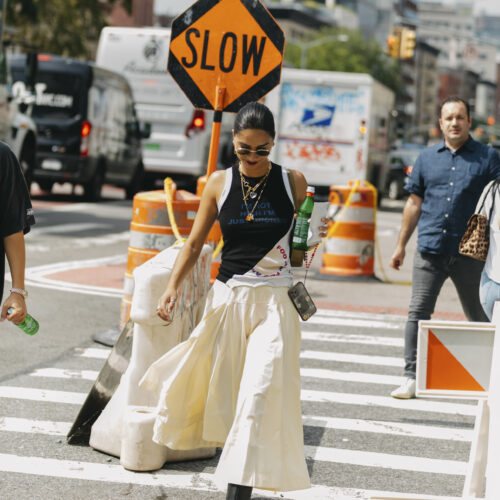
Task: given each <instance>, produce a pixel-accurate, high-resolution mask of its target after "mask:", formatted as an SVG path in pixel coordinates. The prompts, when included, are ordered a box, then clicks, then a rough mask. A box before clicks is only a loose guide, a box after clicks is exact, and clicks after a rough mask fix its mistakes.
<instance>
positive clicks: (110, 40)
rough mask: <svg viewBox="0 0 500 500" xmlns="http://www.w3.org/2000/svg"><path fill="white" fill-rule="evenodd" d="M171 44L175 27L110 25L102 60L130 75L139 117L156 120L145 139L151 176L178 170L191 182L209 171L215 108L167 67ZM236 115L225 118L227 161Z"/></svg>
mask: <svg viewBox="0 0 500 500" xmlns="http://www.w3.org/2000/svg"><path fill="white" fill-rule="evenodd" d="M169 44H170V28H156V27H154V28H124V27H106V28H104V29H103V30H102V32H101V35H100V38H99V44H98V47H97V55H96V64H98V65H99V66H101V67H104V68H107V69H110V70H113V71H117V72H119V73H121V74H123V75H124V76H125V77H126V78H127V79H128V80H129V83H130V85H131V87H132V90H133V93H134V100H135V102H136V110H137V114H138V117H139V120H140V121H141V122H144V123H149V124H151V135H150V137H149V139H148V140H144V141H143V142H142V145H143V164H144V170H145V173H146V175H147V177H148V179H149V180H151V181H158V180H159V179H163V178H164V177H166V176H172V177H173V178H174V180H182V179H185V180H187V181H188V182H190V181H194V180H195V179H196V178H197V177H199V176H201V175H204V174H205V173H206V169H207V159H208V152H209V146H210V135H211V128H212V119H213V113H212V112H206V111H203V110H198V109H194V108H193V106H192V104H191V103H190V101H189V100H188V99H187V97H186V96H185V95H184V93H183V92H182V91H181V89H180V88H179V86H178V85H177V83H176V82H175V81H174V79H173V78H172V77H171V76H170V74H169V73H167V57H168V51H169ZM230 116H231V118H229V116H228V117H226V118H225V119H224V120H223V126H222V131H221V138H220V147H219V159H220V161H221V162H223V163H224V162H226V161H227V159H228V158H229V157H230V154H231V152H232V150H231V126H230V123H231V122H232V119H234V116H232V115H230ZM228 120H229V121H228ZM190 183H191V184H192V182H190Z"/></svg>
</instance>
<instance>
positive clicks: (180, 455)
mask: <svg viewBox="0 0 500 500" xmlns="http://www.w3.org/2000/svg"><path fill="white" fill-rule="evenodd" d="M155 234H156V233H155ZM181 246H182V244H177V245H175V246H173V247H170V248H168V249H166V250H164V251H162V252H160V253H158V254H157V255H156V256H155V257H153V258H152V259H150V260H148V261H147V262H145V263H144V264H142V265H140V266H138V267H137V268H136V269H135V270H134V271H133V278H134V280H135V289H134V294H133V298H132V307H131V312H130V318H131V320H132V321H133V322H134V331H133V341H132V342H133V343H132V353H131V357H130V362H129V365H128V367H127V369H126V371H125V373H124V374H123V376H122V378H121V381H120V384H119V386H118V388H117V389H116V391H115V393H114V394H113V396H112V398H111V400H110V401H109V402H108V404H107V405H106V407H105V408H104V410H103V411H102V413H101V414H100V416H99V418H98V419H97V420H96V422H95V423H94V425H93V426H92V430H91V435H90V446H92V447H93V448H95V449H97V450H99V451H102V452H104V453H107V454H110V455H114V456H117V457H120V461H121V463H122V465H123V466H124V467H125V468H127V469H130V470H135V471H147V470H156V469H160V468H161V467H162V466H163V464H164V463H165V462H169V461H179V460H190V459H194V458H202V457H212V456H214V455H215V448H201V449H197V450H187V451H178V450H171V449H170V448H167V447H166V446H161V445H158V444H156V443H155V442H154V441H153V440H152V436H153V426H154V422H155V418H156V407H157V405H158V402H159V399H160V392H152V391H148V390H145V389H143V388H141V387H139V381H140V380H141V378H142V377H143V375H144V374H145V372H146V370H147V369H148V368H149V367H150V366H151V364H152V363H154V362H155V361H156V360H157V359H158V358H160V357H161V356H163V354H165V353H166V352H167V351H169V350H170V349H172V348H173V347H175V346H176V345H177V344H179V343H180V342H181V341H183V340H186V339H187V338H188V336H189V335H190V333H191V332H192V330H193V329H194V327H195V326H196V325H197V324H198V322H199V321H200V319H201V317H202V314H203V309H204V306H205V299H206V296H207V293H208V291H209V287H210V267H211V254H212V249H211V247H210V246H208V245H205V246H204V248H203V250H202V253H201V255H200V257H199V259H198V261H197V263H196V265H195V267H194V268H193V269H192V270H191V272H190V273H189V275H188V276H187V277H186V279H185V280H184V282H183V284H182V286H181V290H180V292H179V297H178V299H177V303H176V307H175V311H174V319H173V321H172V323H170V324H168V325H166V324H165V321H164V320H162V319H161V318H160V317H158V315H157V314H156V305H157V304H158V300H159V298H160V296H161V294H162V293H163V291H164V290H165V287H166V284H167V281H168V278H169V276H170V273H171V271H172V267H173V264H174V262H175V259H176V257H177V254H178V252H179V250H180V248H181Z"/></svg>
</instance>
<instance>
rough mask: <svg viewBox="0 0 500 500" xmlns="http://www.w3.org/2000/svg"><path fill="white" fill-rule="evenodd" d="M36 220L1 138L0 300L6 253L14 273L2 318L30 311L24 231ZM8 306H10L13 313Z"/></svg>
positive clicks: (17, 167) (20, 318) (16, 164)
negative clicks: (25, 283)
mask: <svg viewBox="0 0 500 500" xmlns="http://www.w3.org/2000/svg"><path fill="white" fill-rule="evenodd" d="M34 223H35V218H34V215H33V208H32V206H31V201H30V195H29V191H28V187H27V185H26V181H25V180H24V176H23V173H22V170H21V166H20V165H19V162H18V160H17V158H16V156H15V154H14V153H13V152H12V150H11V149H10V148H9V146H8V145H7V144H5V143H3V142H0V303H2V302H1V301H2V300H3V288H4V276H5V256H7V260H8V262H9V268H10V275H11V277H12V287H11V289H10V294H9V296H8V297H7V298H6V300H5V302H3V304H2V309H1V315H0V321H5V320H6V319H7V320H8V321H12V322H13V323H15V324H19V323H22V322H23V321H24V319H25V317H26V314H27V312H28V311H27V307H26V297H27V296H28V293H27V292H26V290H25V288H24V270H25V265H26V250H25V245H24V235H25V234H26V233H28V232H29V230H30V227H31V226H32V225H33V224H34ZM8 309H11V312H10V313H8V312H7V310H8Z"/></svg>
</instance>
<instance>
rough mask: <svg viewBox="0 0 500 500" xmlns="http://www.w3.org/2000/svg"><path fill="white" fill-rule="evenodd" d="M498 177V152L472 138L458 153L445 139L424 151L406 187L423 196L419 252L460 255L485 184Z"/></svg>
mask: <svg viewBox="0 0 500 500" xmlns="http://www.w3.org/2000/svg"><path fill="white" fill-rule="evenodd" d="M498 178H500V158H499V156H498V153H497V152H496V151H495V150H494V149H493V148H491V147H488V146H486V145H484V144H481V143H479V142H477V141H475V140H474V139H472V138H471V137H469V139H468V140H467V142H466V143H465V144H464V145H463V146H462V147H461V148H460V149H459V150H458V151H456V152H455V153H453V152H452V151H451V150H450V149H448V148H447V147H446V145H445V143H444V141H442V142H441V143H439V144H436V145H435V146H431V147H429V148H427V149H425V150H424V151H422V152H421V153H420V155H419V156H418V158H417V160H416V162H415V165H414V166H413V170H412V172H411V175H410V178H409V181H408V184H407V186H406V190H407V191H409V192H410V193H413V194H416V195H417V196H420V197H421V198H423V202H422V212H421V214H420V218H419V220H418V251H419V252H427V253H433V254H439V255H456V254H458V244H459V243H460V240H461V238H462V236H463V234H464V232H465V229H466V227H467V221H468V220H469V217H470V216H471V215H472V214H473V213H474V210H475V208H476V203H477V201H478V199H479V196H480V195H481V192H482V191H483V188H484V186H486V184H488V182H489V181H491V180H493V179H498Z"/></svg>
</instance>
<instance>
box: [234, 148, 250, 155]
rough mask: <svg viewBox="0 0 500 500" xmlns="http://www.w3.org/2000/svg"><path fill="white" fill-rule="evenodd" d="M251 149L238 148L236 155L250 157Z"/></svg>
mask: <svg viewBox="0 0 500 500" xmlns="http://www.w3.org/2000/svg"><path fill="white" fill-rule="evenodd" d="M250 151H251V150H250V149H246V148H238V149H237V150H236V154H239V155H242V156H245V155H249V154H250Z"/></svg>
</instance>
